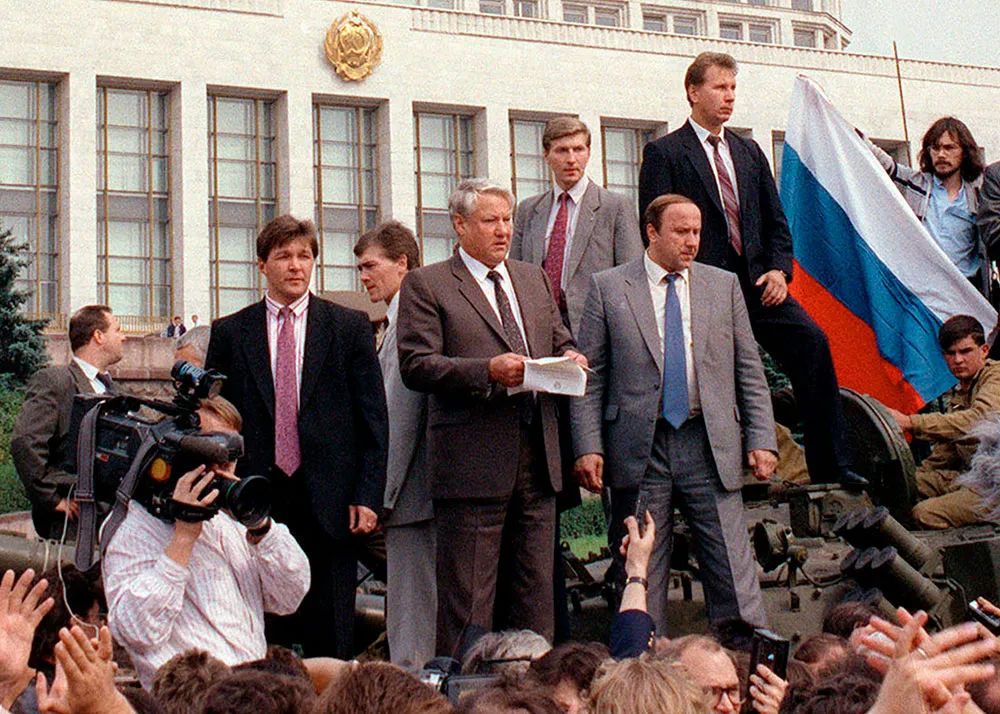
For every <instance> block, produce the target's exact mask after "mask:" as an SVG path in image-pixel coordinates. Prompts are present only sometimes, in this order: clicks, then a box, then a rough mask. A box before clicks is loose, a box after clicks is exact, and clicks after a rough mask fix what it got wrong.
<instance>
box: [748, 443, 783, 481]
mask: <svg viewBox="0 0 1000 714" xmlns="http://www.w3.org/2000/svg"><path fill="white" fill-rule="evenodd" d="M747 463H748V464H750V468H751V469H753V475H754V478H756V479H757V480H758V481H767V480H768V479H769V478H771V474H773V473H774V470H775V469H776V468H778V455H777V454H775V453H774V452H773V451H769V450H768V449H753V450H752V451H749V452H747Z"/></svg>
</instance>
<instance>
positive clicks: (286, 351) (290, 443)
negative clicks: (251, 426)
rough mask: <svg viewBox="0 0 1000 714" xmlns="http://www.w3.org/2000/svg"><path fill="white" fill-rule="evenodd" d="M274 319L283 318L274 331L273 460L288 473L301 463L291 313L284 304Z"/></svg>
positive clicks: (293, 332)
mask: <svg viewBox="0 0 1000 714" xmlns="http://www.w3.org/2000/svg"><path fill="white" fill-rule="evenodd" d="M278 319H279V320H284V322H283V323H282V325H281V329H280V330H279V332H278V359H277V364H276V366H275V370H274V464H275V466H277V467H278V468H279V469H281V470H282V471H284V472H285V473H286V474H288V475H289V476H291V475H292V474H294V473H295V472H296V471H297V470H298V468H299V466H300V465H301V464H302V453H301V452H300V451H299V386H298V380H297V379H296V372H297V369H296V355H295V314H294V313H293V312H292V310H291V308H289V307H288V306H287V305H286V306H285V307H283V308H281V310H280V311H279V312H278Z"/></svg>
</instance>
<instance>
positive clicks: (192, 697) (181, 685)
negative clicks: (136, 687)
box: [151, 649, 231, 714]
mask: <svg viewBox="0 0 1000 714" xmlns="http://www.w3.org/2000/svg"><path fill="white" fill-rule="evenodd" d="M230 674H231V672H230V669H229V666H228V665H226V664H225V663H224V662H222V661H221V660H218V659H216V658H215V657H213V656H212V655H210V654H209V653H208V652H205V651H204V650H198V649H190V650H187V651H186V652H182V653H181V654H175V655H174V656H173V657H171V658H170V659H168V660H167V661H166V662H165V663H164V664H163V665H162V666H161V667H160V668H159V669H158V670H156V674H155V675H153V684H152V687H151V691H152V692H153V694H154V695H155V696H157V697H159V698H160V700H161V701H162V702H164V703H165V704H166V707H167V709H168V711H170V712H171V714H184V712H192V711H200V710H201V704H202V701H203V700H204V698H205V694H206V692H207V691H208V689H209V687H211V686H212V685H213V684H215V683H216V682H219V681H222V680H223V679H225V678H226V677H228V676H230Z"/></svg>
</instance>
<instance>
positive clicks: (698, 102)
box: [684, 52, 739, 134]
mask: <svg viewBox="0 0 1000 714" xmlns="http://www.w3.org/2000/svg"><path fill="white" fill-rule="evenodd" d="M738 71H739V67H738V66H737V64H736V60H735V59H733V58H732V56H730V55H727V54H724V53H722V52H702V53H701V54H700V55H698V56H697V57H695V58H694V62H692V63H691V65H690V66H689V67H688V68H687V72H686V73H685V75H684V91H685V92H686V94H687V100H688V104H689V105H690V106H691V118H692V119H694V120H695V122H697V123H698V124H699V125H700V126H702V127H704V128H706V129H708V130H709V131H711V132H712V133H715V134H718V133H719V131H720V130H721V129H722V125H723V124H725V123H726V122H727V121H729V117H731V116H732V114H733V107H734V105H735V103H736V73H737V72H738Z"/></svg>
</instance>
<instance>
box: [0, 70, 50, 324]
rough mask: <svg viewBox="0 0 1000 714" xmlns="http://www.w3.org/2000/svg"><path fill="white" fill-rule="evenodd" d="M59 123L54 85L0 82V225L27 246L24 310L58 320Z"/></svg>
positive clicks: (22, 281) (21, 284)
mask: <svg viewBox="0 0 1000 714" xmlns="http://www.w3.org/2000/svg"><path fill="white" fill-rule="evenodd" d="M58 191H59V124H58V121H57V109H56V85H55V84H54V83H51V82H21V81H7V80H3V81H0V226H2V228H9V229H10V230H11V231H13V233H14V236H15V238H16V239H17V240H18V241H20V242H23V243H24V244H25V245H27V247H28V254H29V255H30V257H31V263H30V264H29V265H27V266H26V267H25V268H24V269H22V271H21V272H20V273H19V274H18V276H17V286H18V288H19V289H21V290H24V291H27V292H30V293H31V298H30V299H29V300H28V302H27V303H26V305H25V309H26V310H27V312H29V313H31V314H32V315H37V316H42V317H54V318H56V323H55V324H54V325H52V326H54V327H59V326H61V321H60V320H59V319H58V316H59V313H60V310H59V213H58V212H59V200H58Z"/></svg>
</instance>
